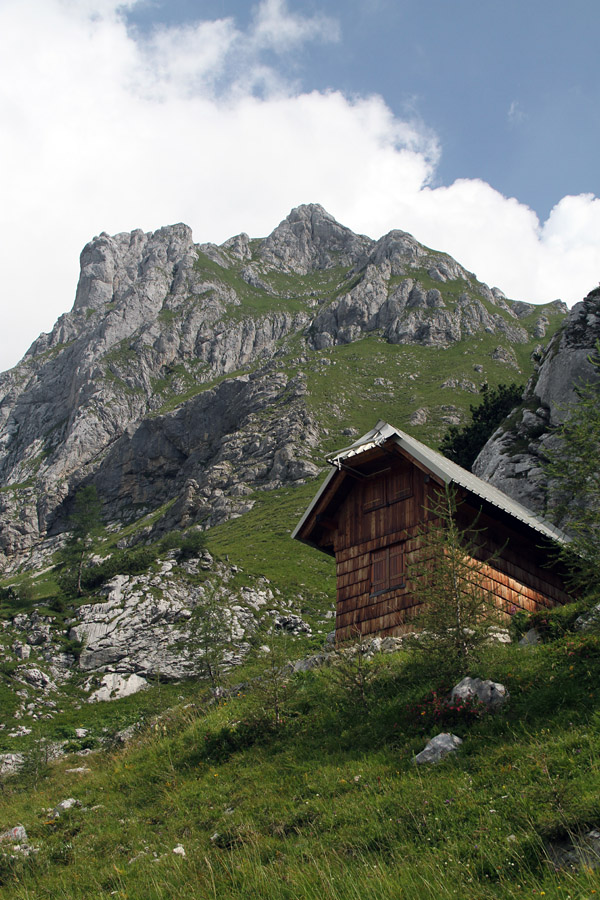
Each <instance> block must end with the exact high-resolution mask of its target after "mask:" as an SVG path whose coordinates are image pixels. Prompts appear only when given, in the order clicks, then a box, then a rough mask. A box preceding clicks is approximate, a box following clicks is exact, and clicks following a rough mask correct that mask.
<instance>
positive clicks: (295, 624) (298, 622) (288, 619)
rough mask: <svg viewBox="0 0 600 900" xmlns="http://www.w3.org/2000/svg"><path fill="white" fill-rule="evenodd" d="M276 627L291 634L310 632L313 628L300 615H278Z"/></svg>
mask: <svg viewBox="0 0 600 900" xmlns="http://www.w3.org/2000/svg"><path fill="white" fill-rule="evenodd" d="M274 624H275V628H276V629H278V630H279V631H287V632H288V633H289V634H310V633H311V628H310V625H308V623H307V622H304V621H303V620H302V619H301V618H300V616H294V615H289V616H280V615H278V616H276V617H275V623H274Z"/></svg>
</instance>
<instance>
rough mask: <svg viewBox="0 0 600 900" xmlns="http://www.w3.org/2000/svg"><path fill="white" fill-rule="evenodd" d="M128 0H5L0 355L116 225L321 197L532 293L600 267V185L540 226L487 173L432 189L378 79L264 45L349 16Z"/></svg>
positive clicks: (416, 132)
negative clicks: (289, 62) (347, 92)
mask: <svg viewBox="0 0 600 900" xmlns="http://www.w3.org/2000/svg"><path fill="white" fill-rule="evenodd" d="M130 5H133V4H130ZM123 7H124V4H122V3H117V2H114V0H85V2H82V0H2V2H1V3H0V122H1V123H2V131H1V133H0V134H1V136H0V161H1V168H0V172H1V173H2V174H1V175H0V192H1V197H0V254H1V255H2V273H3V280H2V287H3V296H2V301H1V302H2V316H3V324H4V327H3V329H2V332H1V334H2V344H1V345H0V368H4V367H6V366H8V365H11V364H13V363H14V362H16V361H17V359H18V358H19V357H20V356H21V355H22V353H23V352H24V351H25V349H26V347H27V345H28V344H29V343H30V342H31V341H32V340H33V339H34V338H35V337H36V336H37V333H38V332H39V331H40V330H48V329H49V328H51V327H52V324H53V322H54V320H55V319H56V317H57V316H58V315H59V314H60V313H61V312H64V311H65V310H66V309H68V308H69V307H70V306H71V303H72V299H73V297H74V293H75V286H76V280H77V269H78V254H79V251H80V250H81V248H82V247H83V245H84V244H85V243H86V242H87V241H88V240H89V239H90V238H91V237H92V236H93V235H94V234H98V233H99V232H100V231H103V230H104V231H108V232H110V233H114V232H117V231H126V230H130V229H133V228H138V227H141V228H143V229H144V230H152V229H155V228H159V227H160V226H161V225H165V224H169V223H172V222H178V221H185V222H187V223H188V224H190V225H191V226H192V228H193V230H194V236H195V239H196V240H197V241H206V240H214V241H222V240H225V239H226V238H227V237H229V236H230V235H232V234H234V233H236V232H238V231H241V230H244V231H248V232H249V233H250V234H252V235H254V236H260V235H264V234H266V233H268V232H269V231H270V230H272V228H273V227H274V226H275V225H276V224H277V223H278V222H279V221H280V219H281V218H283V216H285V215H286V214H287V213H288V211H289V210H290V208H291V207H292V206H296V205H298V204H300V203H306V202H311V201H316V202H319V203H322V204H323V205H324V206H325V207H326V208H327V209H329V211H330V212H331V213H332V214H333V215H335V216H336V217H337V218H338V219H339V220H340V221H342V222H343V223H344V224H347V225H349V226H350V227H352V228H354V229H355V230H357V231H361V232H366V233H369V234H371V235H372V236H373V237H379V236H380V235H381V234H383V233H385V231H387V230H389V229H391V228H402V229H405V230H407V231H411V232H412V233H413V234H414V235H415V236H416V237H417V238H418V239H419V240H421V241H423V242H424V243H426V244H428V245H429V246H434V247H437V248H439V249H443V250H446V251H448V252H450V253H452V254H453V255H454V256H456V258H457V259H458V260H459V261H460V262H461V263H463V264H464V265H466V266H467V267H469V268H471V269H474V270H475V271H476V272H477V274H478V276H479V277H480V278H482V279H484V280H485V281H487V282H488V283H491V284H498V286H499V287H501V288H502V289H503V290H505V291H506V292H507V293H508V294H509V295H511V296H514V297H520V298H523V299H529V300H534V301H543V300H551V299H554V298H555V297H558V296H562V297H563V298H564V299H566V300H569V301H572V300H577V299H579V298H580V297H581V295H582V294H583V293H585V292H586V291H587V290H589V289H590V288H591V287H593V286H594V285H595V284H596V283H597V281H598V277H599V276H598V272H599V271H600V249H599V248H600V240H599V237H600V201H598V200H596V199H595V198H593V197H591V196H587V195H584V196H581V197H567V198H564V199H563V200H561V202H560V203H558V204H557V206H556V207H555V208H554V210H553V211H552V213H551V215H550V217H549V219H548V221H547V222H546V223H544V224H543V225H541V224H540V223H539V222H538V220H537V218H536V216H535V214H534V213H533V212H532V211H531V210H529V209H527V207H525V206H523V205H522V204H519V203H518V202H517V201H516V200H514V199H506V198H504V197H502V196H501V195H500V194H499V193H497V192H496V191H494V190H493V189H492V188H491V187H490V186H489V185H487V184H485V183H484V182H481V181H477V180H462V181H458V182H456V183H455V184H453V185H451V186H449V187H439V188H435V189H433V188H432V187H431V186H430V185H431V183H432V180H433V177H434V175H435V166H436V162H437V159H438V155H439V147H438V145H437V142H436V140H435V137H434V136H432V135H431V133H428V132H427V130H426V129H425V128H423V127H422V126H421V125H419V124H415V123H414V122H412V123H411V122H402V121H400V120H398V119H397V118H395V117H394V116H393V114H392V113H391V111H390V109H389V108H388V107H387V106H386V105H385V103H384V102H383V101H382V99H381V98H379V97H362V98H360V97H359V98H348V97H346V96H344V95H342V94H341V93H339V92H337V91H330V92H327V93H325V92H312V93H302V92H300V91H298V90H296V89H294V88H293V87H291V86H290V85H289V84H286V82H285V80H284V78H283V76H282V75H281V72H280V71H279V70H277V69H275V68H273V66H272V65H271V66H270V65H268V64H267V59H268V58H269V56H268V54H267V55H266V56H265V55H264V52H263V51H264V50H265V48H267V49H268V50H269V51H273V50H277V51H278V52H279V51H282V50H284V49H285V48H287V49H288V50H289V49H291V48H296V49H299V48H300V47H301V46H302V44H303V43H304V42H306V41H309V40H315V39H317V38H319V39H323V38H326V39H329V40H331V39H335V38H336V27H335V23H332V22H331V21H329V20H327V21H323V19H320V18H319V17H316V18H303V17H300V16H292V15H291V14H290V13H289V12H288V10H287V8H286V6H285V4H284V3H283V2H281V0H264V2H263V3H262V4H260V5H259V6H258V7H257V10H256V14H255V16H254V19H253V20H252V22H251V24H250V26H249V29H248V31H247V32H242V31H241V30H240V29H239V28H238V26H237V25H236V23H235V22H234V21H233V20H232V19H227V18H224V19H220V20H216V21H211V22H199V23H197V24H194V25H190V26H186V27H180V28H173V29H165V28H163V29H162V30H158V31H156V32H154V33H153V34H151V35H150V36H149V37H147V38H144V39H142V38H141V37H139V36H138V37H136V36H135V35H134V34H132V33H130V32H128V30H127V27H126V23H125V20H124V18H123V16H122V14H121V12H120V10H122V9H123Z"/></svg>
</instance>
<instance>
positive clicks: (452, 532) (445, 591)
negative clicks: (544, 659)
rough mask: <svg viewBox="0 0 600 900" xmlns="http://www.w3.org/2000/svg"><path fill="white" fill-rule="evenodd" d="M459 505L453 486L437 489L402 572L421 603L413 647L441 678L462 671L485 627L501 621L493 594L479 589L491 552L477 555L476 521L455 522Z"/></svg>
mask: <svg viewBox="0 0 600 900" xmlns="http://www.w3.org/2000/svg"><path fill="white" fill-rule="evenodd" d="M459 507H460V503H459V501H458V499H457V495H456V489H455V488H454V487H453V486H452V485H444V486H443V487H442V488H440V492H439V495H438V499H437V502H436V503H435V504H434V506H433V508H432V509H431V511H430V516H431V518H429V519H428V520H427V523H426V524H424V525H423V526H422V528H421V530H420V533H419V535H418V538H417V543H418V545H419V549H417V550H416V552H415V554H414V557H415V559H414V562H412V563H411V564H410V565H409V567H408V572H407V576H408V582H409V584H410V585H411V588H412V590H414V592H415V594H416V595H417V596H418V599H419V600H420V601H421V603H422V606H421V608H420V611H419V613H418V615H417V617H416V619H415V625H416V627H417V628H418V629H419V631H418V633H417V637H416V638H415V641H414V647H415V648H416V649H417V650H418V652H419V653H421V654H423V655H424V656H425V657H426V660H427V663H428V665H431V667H432V669H433V670H434V671H436V672H438V673H439V674H440V676H442V677H446V676H447V677H454V676H455V675H465V674H467V673H468V671H469V669H470V667H471V665H472V663H473V662H474V661H476V660H477V658H478V655H479V651H480V649H481V647H482V645H483V644H484V643H486V642H487V641H488V640H489V628H490V627H491V626H493V625H499V624H500V622H501V615H500V612H499V610H498V609H497V607H496V605H495V602H494V595H493V594H492V593H491V592H490V591H488V590H486V588H485V577H486V565H487V564H489V563H493V561H494V559H495V558H496V557H495V556H489V555H488V556H487V558H486V559H485V561H483V560H480V559H478V558H477V556H478V555H479V556H481V552H480V543H481V542H480V539H479V538H480V536H481V529H479V530H478V528H477V522H475V523H474V524H473V525H471V526H469V527H468V528H464V527H461V525H460V524H459V522H458V520H457V513H458V511H459Z"/></svg>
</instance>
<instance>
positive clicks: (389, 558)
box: [292, 420, 571, 641]
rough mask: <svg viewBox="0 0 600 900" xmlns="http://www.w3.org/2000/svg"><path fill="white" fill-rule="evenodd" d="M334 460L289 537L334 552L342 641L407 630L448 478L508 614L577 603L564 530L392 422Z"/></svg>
mask: <svg viewBox="0 0 600 900" xmlns="http://www.w3.org/2000/svg"><path fill="white" fill-rule="evenodd" d="M329 462H330V463H331V464H332V470H331V472H330V473H329V475H328V476H327V478H326V479H325V481H324V483H323V485H322V487H321V488H320V490H319V491H318V493H317V495H316V496H315V498H314V500H313V501H312V503H311V504H310V506H309V507H308V509H307V510H306V512H305V514H304V516H303V517H302V519H301V520H300V522H299V524H298V526H297V527H296V529H295V531H294V533H293V535H292V537H294V538H295V539H296V540H299V541H302V542H303V543H305V544H308V545H310V546H312V547H316V549H317V550H321V551H322V552H323V553H328V554H329V555H331V556H334V557H335V560H336V567H337V608H336V629H335V630H336V639H337V640H338V641H344V640H348V639H349V638H351V637H353V636H354V635H355V634H356V633H360V634H361V635H398V634H402V633H403V632H406V631H408V630H410V619H411V617H412V616H414V614H415V612H416V611H417V610H418V607H419V605H420V604H419V600H418V597H417V596H416V592H413V591H412V590H411V586H410V584H409V583H408V581H407V578H406V573H407V567H408V566H409V565H410V563H411V556H414V554H415V553H416V552H421V551H420V549H419V548H423V546H424V545H426V542H427V523H428V521H431V516H432V513H431V512H428V510H432V509H434V508H435V504H436V502H437V499H436V497H437V496H439V491H440V488H442V489H443V486H444V484H446V485H452V486H453V489H454V491H455V494H456V498H457V518H458V517H460V522H459V525H460V527H461V529H462V528H465V529H468V528H469V527H470V526H471V525H472V526H473V528H474V529H475V530H476V533H477V535H478V548H477V557H478V559H479V563H478V564H477V567H476V568H477V571H478V573H479V574H478V577H480V578H482V579H483V582H484V583H483V587H484V588H485V589H486V590H488V591H490V592H491V593H492V594H493V596H494V602H495V603H496V605H497V606H498V607H499V608H501V609H502V610H503V611H504V612H506V614H507V618H508V615H509V614H510V613H514V612H515V611H517V610H524V611H526V612H534V611H536V610H538V609H542V608H549V607H552V606H554V605H556V604H560V603H565V602H567V601H568V600H569V599H571V598H570V597H569V595H568V593H567V589H566V587H565V574H566V573H565V571H564V567H563V566H562V565H561V563H560V561H559V560H558V559H557V558H556V553H555V552H554V551H555V550H556V545H557V544H562V543H564V542H565V541H566V540H567V538H566V536H565V535H564V534H563V533H562V532H560V531H559V530H558V529H557V528H555V527H554V526H553V525H551V524H550V523H549V522H546V521H545V520H544V519H542V518H541V517H539V516H537V515H535V514H533V513H532V512H530V511H529V510H527V509H526V508H525V507H524V506H521V504H519V503H516V502H515V501H514V500H512V499H511V498H510V497H508V496H507V495H506V494H504V493H503V492H502V491H500V490H498V489H497V488H495V487H492V485H490V484H487V483H486V482H485V481H482V480H481V479H480V478H477V477H476V476H475V475H473V474H472V473H471V472H468V471H467V470H466V469H463V468H462V467H461V466H458V465H456V463H453V462H451V461H450V460H448V459H446V458H445V457H444V456H442V455H441V454H440V453H437V452H436V451H435V450H431V449H430V448H429V447H427V446H426V445H425V444H422V443H421V442H420V441H417V440H416V439H415V438H413V437H410V436H409V435H408V434H405V433H404V432H402V431H399V430H398V429H397V428H393V427H392V426H391V425H388V424H387V422H383V421H381V420H380V421H379V422H378V423H377V425H376V426H375V427H374V428H373V429H372V430H371V431H369V432H368V433H367V434H365V435H363V437H361V438H359V439H358V440H357V441H356V442H355V443H354V444H352V445H351V446H350V447H347V448H345V449H343V450H340V451H339V452H338V453H336V454H335V455H334V456H333V457H332V458H331V459H329ZM482 562H483V563H484V565H483V566H482V565H481V563H482Z"/></svg>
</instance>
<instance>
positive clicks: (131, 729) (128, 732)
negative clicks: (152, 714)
mask: <svg viewBox="0 0 600 900" xmlns="http://www.w3.org/2000/svg"><path fill="white" fill-rule="evenodd" d="M138 730H139V725H138V724H137V723H134V724H133V725H128V726H127V728H122V729H121V730H120V731H117V732H115V734H114V740H115V742H116V743H118V744H128V743H129V741H130V740H131V739H132V738H133V737H134V735H135V734H136V733H137V731H138Z"/></svg>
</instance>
